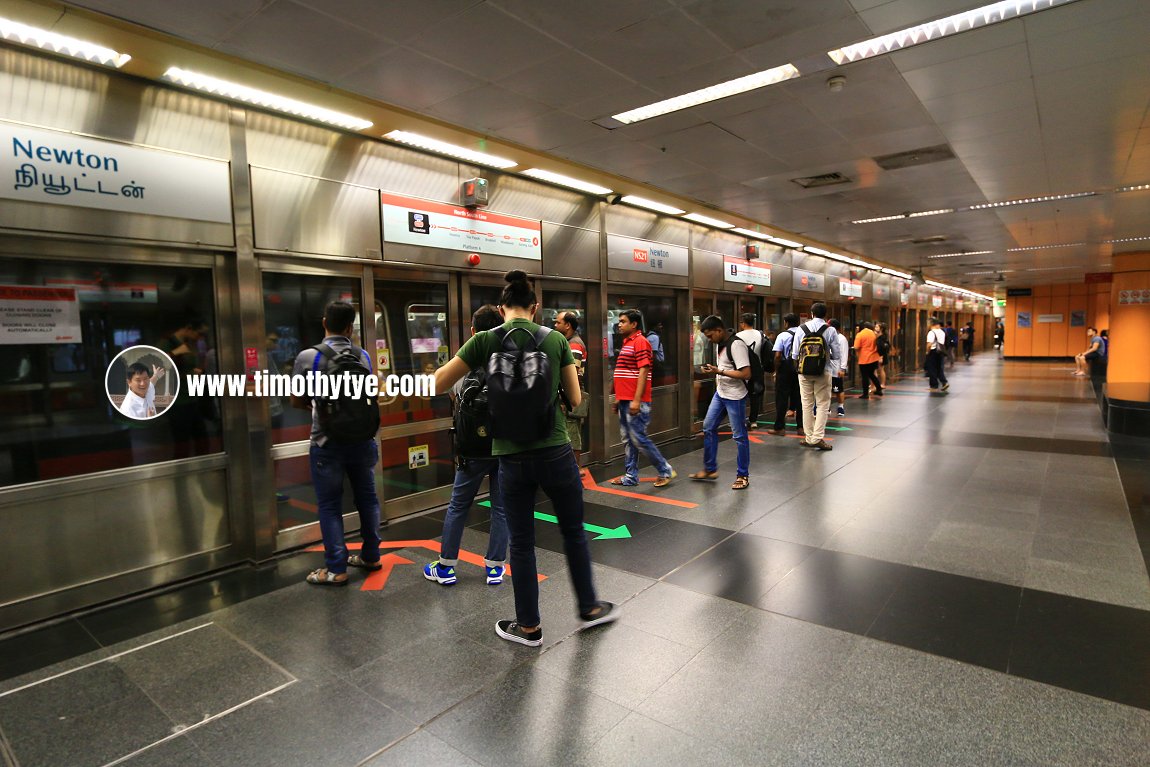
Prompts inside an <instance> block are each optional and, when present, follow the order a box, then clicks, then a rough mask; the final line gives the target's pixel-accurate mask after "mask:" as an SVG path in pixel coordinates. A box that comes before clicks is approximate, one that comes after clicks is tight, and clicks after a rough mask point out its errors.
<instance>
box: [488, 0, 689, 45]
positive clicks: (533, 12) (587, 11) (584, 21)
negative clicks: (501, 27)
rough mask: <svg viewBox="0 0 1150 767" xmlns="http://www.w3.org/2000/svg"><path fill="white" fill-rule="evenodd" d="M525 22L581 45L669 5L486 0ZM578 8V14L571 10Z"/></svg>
mask: <svg viewBox="0 0 1150 767" xmlns="http://www.w3.org/2000/svg"><path fill="white" fill-rule="evenodd" d="M487 2H488V4H489V5H495V6H498V7H499V8H502V9H503V10H504V11H506V12H507V13H508V14H510V15H512V16H514V17H516V18H517V19H519V20H520V21H522V22H523V23H525V24H527V25H529V26H531V27H533V28H535V29H537V30H539V31H540V32H542V33H544V34H547V35H549V36H551V37H553V38H555V39H556V40H561V41H563V42H565V43H567V44H569V45H571V46H580V45H582V44H584V43H586V42H588V41H590V40H594V39H596V38H599V37H604V36H606V35H609V34H611V33H613V32H616V31H618V30H620V29H624V28H626V27H629V26H631V25H633V24H637V23H639V22H641V21H643V20H644V19H649V18H651V17H652V16H655V15H658V14H660V13H665V12H666V11H667V9H668V7H669V6H668V3H667V2H666V0H627V2H625V3H621V2H619V1H618V0H579V3H578V7H577V9H575V8H573V6H572V4H570V3H548V2H539V0H487ZM573 10H577V17H576V16H575V15H574V14H573V13H572V11H573Z"/></svg>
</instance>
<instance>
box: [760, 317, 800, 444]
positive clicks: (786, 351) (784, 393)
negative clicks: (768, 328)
mask: <svg viewBox="0 0 1150 767" xmlns="http://www.w3.org/2000/svg"><path fill="white" fill-rule="evenodd" d="M783 324H784V325H786V329H785V330H781V331H779V334H778V335H777V336H775V345H774V347H772V349H771V351H773V352H774V353H775V428H773V429H770V430H768V431H767V434H774V435H775V436H777V437H783V436H786V433H787V411H788V410H793V411H795V426H797V427H798V433H799V436H800V437H805V436H806V432H805V431H803V407H802V402H801V401H800V400H799V374H798V373H797V372H796V371H795V362H794V360H793V359H791V346H792V344H793V343H794V340H795V327H797V326H798V324H799V315H797V314H787V315H784V316H783Z"/></svg>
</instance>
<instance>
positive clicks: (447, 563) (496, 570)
mask: <svg viewBox="0 0 1150 767" xmlns="http://www.w3.org/2000/svg"><path fill="white" fill-rule="evenodd" d="M502 324H503V317H501V316H500V315H499V309H498V307H495V306H492V305H491V304H487V305H485V306H481V307H479V309H477V310H476V312H475V314H473V315H472V316H471V334H472V335H475V334H476V333H478V332H480V331H483V330H491V329H492V328H497V327H499V326H500V325H502ZM452 394H453V399H454V400H455V419H454V426H453V430H454V432H455V464H456V469H455V481H454V483H453V484H452V486H451V500H450V501H448V503H447V514H446V515H445V516H444V518H443V538H442V539H441V541H440V544H439V558H438V559H435V560H433V561H431V562H429V563H428V564H426V565H424V566H423V577H424V578H426V579H427V580H429V581H434V582H436V583H438V584H439V585H441V586H451V585H452V584H454V583H455V582H456V581H457V580H458V579H457V577H456V573H455V571H456V568H457V567H458V566H459V546H460V544H461V543H462V542H463V528H464V527H465V526H466V524H467V522H466V520H467V512H469V511H470V510H471V503H472V501H474V500H475V495H476V493H478V492H479V486H480V485H481V484H483V479H484V478H485V477H486V478H488V479H489V480H490V483H489V485H488V487H489V489H490V493H491V497H490V499H489V500H490V501H491V531H490V533H489V534H488V539H487V556H486V557H485V558H484V561H483V566H484V569H485V570H486V575H487V583H488V585H490V586H497V585H499V584H500V583H503V575H504V573H505V572H506V569H507V568H506V563H507V535H508V533H507V514H506V512H505V511H504V509H503V494H502V493H501V492H500V488H499V459H497V458H495V457H493V456H492V455H491V413H490V410H489V408H488V405H487V396H488V395H487V374H486V372H485V371H483V370H482V369H480V370H473V371H472V372H470V373H468V374H467V375H466V376H464V377H463V378H461V379H460V380H459V381H458V382H457V383H456V384H455V386H454V387H453V388H452Z"/></svg>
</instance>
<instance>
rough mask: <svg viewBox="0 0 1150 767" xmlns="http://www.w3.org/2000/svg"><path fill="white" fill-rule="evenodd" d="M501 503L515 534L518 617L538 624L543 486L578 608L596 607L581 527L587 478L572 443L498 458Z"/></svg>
mask: <svg viewBox="0 0 1150 767" xmlns="http://www.w3.org/2000/svg"><path fill="white" fill-rule="evenodd" d="M499 482H500V487H501V488H502V490H503V508H504V509H505V510H506V512H507V529H508V531H509V532H510V533H511V585H512V586H513V587H514V589H515V620H516V621H518V622H519V624H520V625H523V626H538V625H539V577H538V571H537V570H536V565H535V493H536V491H537V490H539V489H540V488H542V489H543V492H544V493H546V494H547V497H548V498H550V499H551V505H552V510H553V512H554V513H555V516H556V517H558V519H559V532H560V534H561V535H562V536H563V553H564V554H566V555H567V569H568V571H569V572H570V574H571V583H572V585H573V586H574V587H575V596H576V598H577V599H578V601H579V613H580V614H586V613H589V612H591V611H592V610H594V609H595V603H596V597H595V585H594V583H592V580H591V550H590V549H589V548H588V547H587V534H586V533H585V532H584V531H583V479H582V477H580V476H579V467H578V465H577V464H576V463H575V453H574V452H572V450H571V445H569V444H568V445H559V446H556V447H545V448H540V449H539V450H531V451H528V452H526V453H516V454H514V455H503V456H500V457H499Z"/></svg>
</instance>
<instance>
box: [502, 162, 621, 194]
mask: <svg viewBox="0 0 1150 767" xmlns="http://www.w3.org/2000/svg"><path fill="white" fill-rule="evenodd" d="M522 173H523V175H524V176H530V177H531V178H537V179H539V180H540V181H549V182H550V183H552V184H558V185H559V186H566V187H569V188H571V189H578V190H579V191H580V192H590V193H591V194H610V193H611V190H610V189H608V188H607V187H605V186H599V185H598V184H592V183H589V182H587V181H580V180H579V179H577V178H571V177H570V176H564V175H562V174H559V173H552V172H551V171H549V170H542V169H540V168H528V169H527V170H525V171H522Z"/></svg>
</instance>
